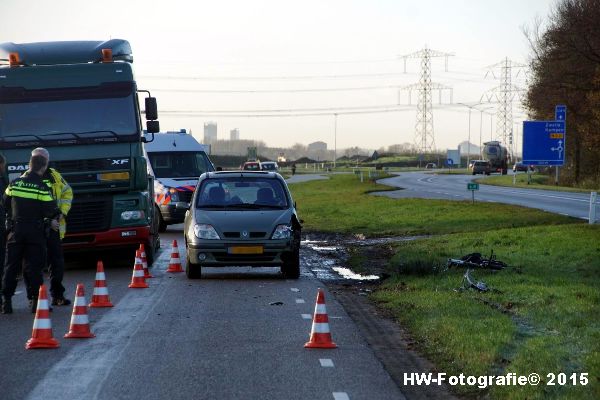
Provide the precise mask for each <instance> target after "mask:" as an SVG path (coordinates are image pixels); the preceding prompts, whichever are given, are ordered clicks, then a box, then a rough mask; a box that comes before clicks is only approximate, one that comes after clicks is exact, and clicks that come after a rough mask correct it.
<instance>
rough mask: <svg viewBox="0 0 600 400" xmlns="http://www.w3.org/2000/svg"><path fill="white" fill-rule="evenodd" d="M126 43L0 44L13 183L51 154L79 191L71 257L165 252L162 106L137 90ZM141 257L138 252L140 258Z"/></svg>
mask: <svg viewBox="0 0 600 400" xmlns="http://www.w3.org/2000/svg"><path fill="white" fill-rule="evenodd" d="M132 63H133V57H132V52H131V46H130V45H129V43H128V42H127V41H125V40H121V39H112V40H108V41H104V42H102V41H64V42H40V43H25V44H15V43H1V44H0V152H2V154H3V155H4V156H5V157H6V160H7V173H8V177H9V179H10V180H12V179H14V178H16V177H18V176H19V175H21V174H22V173H23V172H24V171H25V170H27V168H28V166H27V164H28V161H29V157H30V155H31V150H32V149H34V148H36V147H45V148H47V149H48V151H49V152H50V166H51V167H53V168H56V169H57V170H58V171H59V172H60V173H61V174H62V175H63V177H64V178H65V179H66V180H67V182H68V183H69V184H70V185H71V187H72V188H73V192H74V199H73V205H72V208H71V211H70V212H69V214H68V216H67V234H66V236H65V239H64V241H63V248H64V249H65V251H101V252H105V251H106V250H111V251H112V250H118V249H130V250H133V248H137V247H138V246H139V244H141V243H143V244H144V245H145V248H146V254H147V257H148V262H149V263H150V262H152V260H153V259H154V256H155V252H156V250H157V249H158V247H159V246H160V239H159V236H158V216H157V215H156V214H155V208H154V207H153V205H154V201H153V196H154V194H153V187H154V185H153V182H152V177H149V176H148V174H147V167H146V159H145V158H144V154H143V149H142V143H143V142H146V141H147V139H146V137H145V136H144V134H143V132H144V127H143V125H142V123H143V120H142V113H141V112H140V104H139V103H140V97H142V98H143V99H144V105H145V107H144V108H145V119H146V130H147V133H149V134H152V136H153V134H154V133H155V132H158V131H159V130H160V129H159V124H158V121H157V119H158V116H157V107H156V99H155V98H153V97H151V96H150V92H148V91H144V90H140V89H138V88H137V85H136V82H135V80H134V75H133V70H132ZM131 256H132V258H133V253H132V254H131Z"/></svg>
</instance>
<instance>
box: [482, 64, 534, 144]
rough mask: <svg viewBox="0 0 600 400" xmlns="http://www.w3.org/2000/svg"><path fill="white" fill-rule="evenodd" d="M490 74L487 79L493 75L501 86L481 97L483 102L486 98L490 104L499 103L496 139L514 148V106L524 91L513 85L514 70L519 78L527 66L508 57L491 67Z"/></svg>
mask: <svg viewBox="0 0 600 400" xmlns="http://www.w3.org/2000/svg"><path fill="white" fill-rule="evenodd" d="M487 68H488V72H487V73H486V74H485V76H486V78H487V76H488V75H490V74H491V75H492V77H493V78H494V79H498V80H500V85H498V86H496V87H494V88H492V89H490V90H488V91H487V92H485V93H484V94H483V96H481V100H482V101H483V99H484V98H486V99H487V101H488V102H491V101H492V100H493V99H495V100H496V101H498V103H499V105H498V111H497V114H496V116H497V119H496V137H497V139H499V140H500V141H501V142H503V143H504V144H505V145H507V146H509V147H511V148H512V145H513V142H514V141H513V129H512V128H513V115H512V104H513V100H514V99H515V97H519V99H520V97H521V94H522V93H523V92H524V89H522V88H520V87H518V86H516V85H514V84H513V83H512V78H513V69H514V70H516V71H517V72H516V74H515V78H516V77H518V76H519V74H520V73H521V71H522V70H523V69H524V68H527V66H526V65H525V64H520V63H517V62H514V61H512V60H509V59H508V57H507V58H505V59H504V60H502V61H500V62H499V63H497V64H494V65H490V66H489V67H487Z"/></svg>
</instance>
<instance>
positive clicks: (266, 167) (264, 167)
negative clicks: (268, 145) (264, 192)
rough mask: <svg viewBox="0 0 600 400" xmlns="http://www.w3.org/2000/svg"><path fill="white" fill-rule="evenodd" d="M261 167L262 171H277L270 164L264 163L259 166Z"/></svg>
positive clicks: (273, 165)
mask: <svg viewBox="0 0 600 400" xmlns="http://www.w3.org/2000/svg"><path fill="white" fill-rule="evenodd" d="M261 167H262V169H263V170H271V171H274V170H276V169H277V168H275V164H271V163H264V164H262V165H261Z"/></svg>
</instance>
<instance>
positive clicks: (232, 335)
mask: <svg viewBox="0 0 600 400" xmlns="http://www.w3.org/2000/svg"><path fill="white" fill-rule="evenodd" d="M178 229H179V230H178ZM180 229H181V226H180V225H179V226H175V228H174V229H173V228H170V229H169V231H168V232H167V233H166V234H163V235H162V240H161V242H162V246H163V251H162V254H161V255H160V257H159V258H158V260H157V262H156V263H155V265H154V266H153V268H152V269H151V271H152V273H153V274H154V275H155V276H156V278H154V279H150V280H149V284H150V288H149V289H128V288H127V285H128V283H129V281H130V279H131V267H132V266H133V257H132V256H130V259H129V260H128V259H126V258H125V259H123V260H122V261H121V262H120V265H117V261H118V258H117V259H115V260H113V261H108V259H107V261H106V262H105V268H106V275H107V285H108V288H109V293H110V296H111V300H112V302H113V303H114V304H115V307H114V308H110V309H97V308H96V309H90V310H89V316H90V322H91V329H92V332H94V333H95V334H96V338H93V339H64V338H62V336H63V335H64V333H66V332H67V330H68V326H69V320H70V314H71V307H54V310H53V312H52V313H51V318H52V327H53V332H54V337H55V338H57V339H58V340H59V341H60V345H61V347H60V348H59V349H48V350H25V348H24V345H25V341H26V340H27V339H29V337H30V335H31V328H32V322H33V314H31V313H30V312H29V311H28V310H27V304H26V298H25V295H24V293H23V287H22V283H20V284H19V288H18V290H19V293H18V294H17V295H16V296H15V298H14V306H15V312H14V314H12V315H1V314H0V332H1V335H0V337H1V338H2V339H1V340H0V388H1V389H0V393H1V394H0V397H1V398H2V399H3V400H12V399H139V398H144V399H217V398H219V399H403V398H404V397H403V395H402V393H401V392H400V391H399V389H398V387H397V386H396V385H395V384H394V382H393V381H392V380H391V378H390V376H389V375H388V373H387V372H386V371H385V370H384V369H383V367H382V365H381V363H380V362H379V361H378V360H377V359H376V358H375V356H374V355H373V352H372V350H371V348H370V347H369V346H368V345H367V343H366V342H365V340H364V339H363V337H362V336H361V334H360V332H359V330H358V328H357V327H356V325H355V324H354V322H353V321H352V320H351V319H350V318H349V317H348V314H347V313H346V312H345V311H344V309H343V308H342V307H341V306H340V304H339V303H337V302H336V301H335V299H334V298H333V296H331V295H329V294H328V292H327V291H326V300H327V311H328V315H329V321H330V322H329V325H330V328H331V331H332V335H333V340H334V341H335V342H336V343H337V344H338V346H339V348H338V349H335V350H307V349H304V347H303V345H304V343H305V342H306V341H307V340H308V338H309V333H310V328H311V323H312V320H311V314H312V312H313V311H314V303H315V299H316V293H317V288H318V287H320V286H322V285H321V284H320V282H319V281H318V280H317V279H316V278H315V276H314V274H313V273H312V272H311V271H310V270H309V269H308V268H307V267H306V266H305V265H302V276H301V278H300V279H299V280H285V279H282V278H281V275H280V273H279V271H278V269H269V268H258V269H251V268H226V269H217V268H212V269H210V268H206V269H205V270H203V279H201V280H194V281H191V280H188V279H187V278H186V277H185V274H183V273H179V274H170V273H166V272H165V271H166V269H167V267H168V263H169V258H170V243H171V241H172V240H173V239H177V240H178V242H179V244H180V246H179V251H180V254H181V255H183V254H184V249H183V246H182V243H183V240H182V239H183V238H182V233H181V230H180ZM102 256H104V257H108V255H107V254H104V255H102ZM95 261H96V258H95V257H93V256H90V257H87V258H84V259H81V260H77V261H72V262H70V264H69V265H70V267H69V269H68V271H67V273H66V277H65V286H66V287H67V295H68V297H70V298H72V297H73V291H74V289H75V285H76V283H78V282H81V283H84V284H85V287H86V298H87V300H88V302H89V301H90V299H91V293H92V288H93V282H94V274H95V270H94V268H93V267H92V268H90V266H93V265H95ZM182 262H185V261H184V258H183V257H182Z"/></svg>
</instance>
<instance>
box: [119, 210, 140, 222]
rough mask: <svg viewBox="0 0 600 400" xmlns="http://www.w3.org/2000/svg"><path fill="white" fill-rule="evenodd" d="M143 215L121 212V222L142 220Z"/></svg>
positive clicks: (138, 212) (135, 212) (134, 212)
mask: <svg viewBox="0 0 600 400" xmlns="http://www.w3.org/2000/svg"><path fill="white" fill-rule="evenodd" d="M144 217H145V214H144V212H143V211H139V210H136V211H123V212H122V213H121V219H122V220H123V221H131V220H140V219H144Z"/></svg>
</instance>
